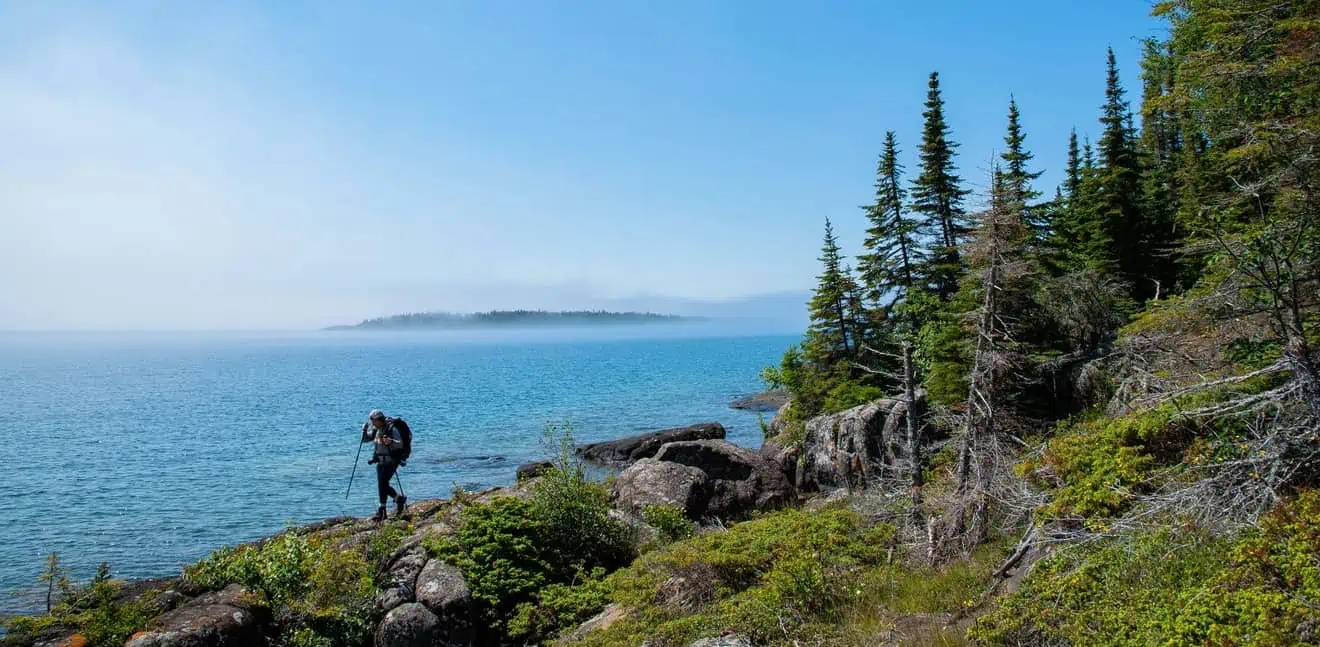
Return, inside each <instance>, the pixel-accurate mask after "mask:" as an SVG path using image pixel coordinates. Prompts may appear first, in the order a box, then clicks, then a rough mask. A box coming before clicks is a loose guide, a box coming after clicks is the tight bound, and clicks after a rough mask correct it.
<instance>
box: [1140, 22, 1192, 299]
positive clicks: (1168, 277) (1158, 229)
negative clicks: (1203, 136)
mask: <svg viewBox="0 0 1320 647" xmlns="http://www.w3.org/2000/svg"><path fill="white" fill-rule="evenodd" d="M1174 70H1175V61H1174V56H1173V53H1172V51H1171V50H1170V49H1169V46H1168V45H1166V44H1164V43H1160V42H1159V41H1157V40H1155V39H1147V40H1146V41H1145V53H1144V55H1143V56H1142V59H1141V79H1142V82H1143V85H1142V98H1141V136H1140V139H1139V140H1138V142H1139V150H1140V156H1141V161H1142V163H1141V166H1142V170H1143V172H1142V176H1141V192H1142V204H1141V211H1142V213H1143V215H1144V217H1145V220H1146V225H1145V234H1146V235H1145V239H1144V240H1143V245H1144V247H1145V249H1146V250H1147V252H1148V254H1147V255H1148V258H1149V263H1150V266H1151V271H1152V274H1153V277H1152V278H1153V280H1154V281H1155V282H1156V284H1157V285H1156V295H1157V296H1158V294H1159V293H1160V292H1161V291H1167V290H1168V289H1169V288H1172V287H1174V285H1173V284H1174V283H1175V282H1176V280H1177V272H1178V270H1177V263H1178V258H1177V256H1176V254H1177V249H1178V247H1180V245H1181V241H1180V240H1178V238H1179V237H1178V235H1177V229H1176V227H1175V220H1176V218H1177V214H1178V208H1179V207H1178V202H1179V198H1180V196H1181V193H1182V190H1181V188H1180V187H1179V186H1178V184H1179V182H1178V169H1179V167H1180V165H1181V164H1182V133H1181V120H1180V119H1179V117H1178V114H1177V112H1176V111H1175V110H1173V108H1172V105H1171V101H1170V99H1171V97H1172V93H1173V92H1174Z"/></svg>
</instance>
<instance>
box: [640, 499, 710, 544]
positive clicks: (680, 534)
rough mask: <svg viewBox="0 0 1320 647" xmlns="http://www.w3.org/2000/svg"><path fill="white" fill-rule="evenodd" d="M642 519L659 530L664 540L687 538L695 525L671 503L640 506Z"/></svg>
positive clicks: (694, 528)
mask: <svg viewBox="0 0 1320 647" xmlns="http://www.w3.org/2000/svg"><path fill="white" fill-rule="evenodd" d="M642 520H643V521H645V522H646V523H647V524H648V525H650V526H653V527H654V528H655V529H656V530H659V531H660V538H661V539H662V540H664V541H666V542H671V541H678V540H680V539H687V538H688V537H691V536H692V533H693V532H694V531H695V530H696V527H697V526H696V524H694V523H692V521H691V520H689V519H688V518H687V514H686V513H685V512H683V511H682V510H680V509H678V508H676V507H674V506H672V505H648V506H646V507H645V508H642Z"/></svg>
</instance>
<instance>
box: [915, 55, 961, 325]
mask: <svg viewBox="0 0 1320 647" xmlns="http://www.w3.org/2000/svg"><path fill="white" fill-rule="evenodd" d="M922 116H923V117H924V118H925V125H924V126H923V128H922V131H921V151H920V159H921V172H920V174H919V175H918V176H917V178H916V180H915V181H914V182H913V183H912V209H913V211H916V212H917V213H920V214H921V216H922V219H921V229H922V233H923V234H924V235H926V236H928V237H929V239H930V246H931V251H930V259H929V268H930V269H929V275H930V278H931V282H932V283H933V286H934V288H935V290H936V292H937V293H938V294H939V295H940V297H941V298H943V299H949V298H952V296H953V295H954V293H955V292H957V290H958V276H959V274H961V272H962V267H963V266H962V258H961V256H960V254H959V251H958V245H959V243H961V242H962V241H963V240H964V239H965V238H966V237H967V234H968V233H969V232H970V231H971V229H970V227H969V226H968V222H967V215H966V213H965V211H964V210H963V199H964V198H965V197H966V196H967V191H965V190H963V188H962V187H961V182H962V180H961V178H959V177H958V175H957V174H956V171H957V166H956V164H955V163H954V159H953V158H954V153H955V151H957V148H958V144H957V143H956V142H954V141H953V140H952V139H951V137H950V134H951V132H950V128H949V125H948V123H946V122H945V120H944V99H943V97H942V96H941V95H940V76H939V73H938V72H931V74H930V81H929V83H928V87H927V93H926V109H925V111H924V112H922Z"/></svg>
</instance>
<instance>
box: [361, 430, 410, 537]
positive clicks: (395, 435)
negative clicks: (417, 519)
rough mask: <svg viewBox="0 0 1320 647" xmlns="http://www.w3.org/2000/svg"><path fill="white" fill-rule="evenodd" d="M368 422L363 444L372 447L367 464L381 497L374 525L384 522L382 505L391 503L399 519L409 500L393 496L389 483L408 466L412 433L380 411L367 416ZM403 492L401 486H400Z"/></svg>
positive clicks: (400, 496)
mask: <svg viewBox="0 0 1320 647" xmlns="http://www.w3.org/2000/svg"><path fill="white" fill-rule="evenodd" d="M368 420H369V422H368V423H367V424H364V425H362V442H364V443H374V444H375V446H376V451H375V455H374V456H372V458H371V460H369V461H367V464H368V465H371V464H375V465H376V489H377V491H378V492H379V494H380V508H378V509H377V510H376V516H375V517H372V519H374V520H375V521H384V520H385V503H386V501H388V500H389V499H391V498H392V499H394V506H395V509H394V516H396V517H398V516H402V515H403V510H404V506H405V505H406V504H407V503H408V497H407V496H405V495H404V493H403V492H395V491H394V488H392V487H390V479H391V478H394V473H395V471H397V470H398V469H399V467H400V466H401V465H405V464H407V460H408V455H409V454H411V453H412V431H411V430H409V429H408V423H406V422H404V421H403V419H402V418H390V417H388V416H386V415H385V414H384V413H383V412H382V411H381V410H380V409H375V410H373V411H372V412H371V415H369V416H368ZM399 489H403V482H402V481H400V482H399Z"/></svg>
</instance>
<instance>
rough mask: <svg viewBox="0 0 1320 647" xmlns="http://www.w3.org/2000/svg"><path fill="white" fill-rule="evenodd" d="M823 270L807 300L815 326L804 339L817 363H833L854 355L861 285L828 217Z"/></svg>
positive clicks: (822, 252) (807, 348)
mask: <svg viewBox="0 0 1320 647" xmlns="http://www.w3.org/2000/svg"><path fill="white" fill-rule="evenodd" d="M819 260H820V262H821V267H822V270H821V274H820V276H819V277H817V283H816V290H815V292H814V293H813V295H812V297H811V301H810V302H809V303H808V304H807V308H808V310H809V314H810V317H811V326H810V328H808V330H807V336H806V339H805V340H804V341H803V350H804V351H805V352H806V356H807V358H808V359H809V360H811V361H812V362H813V363H814V364H815V365H816V366H818V367H821V368H828V367H833V366H835V365H836V364H838V363H839V362H843V361H848V360H851V359H853V357H854V353H855V351H856V346H855V344H854V342H855V338H854V334H855V332H856V320H855V315H856V309H855V307H854V305H853V300H854V299H855V297H856V294H857V287H856V285H855V282H854V281H853V278H852V275H851V273H850V272H845V271H844V269H843V267H842V265H841V258H840V255H839V242H838V239H837V238H835V236H834V226H833V225H832V224H831V223H830V221H829V219H828V218H826V219H825V241H824V244H823V246H822V247H821V255H820V258H819Z"/></svg>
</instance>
